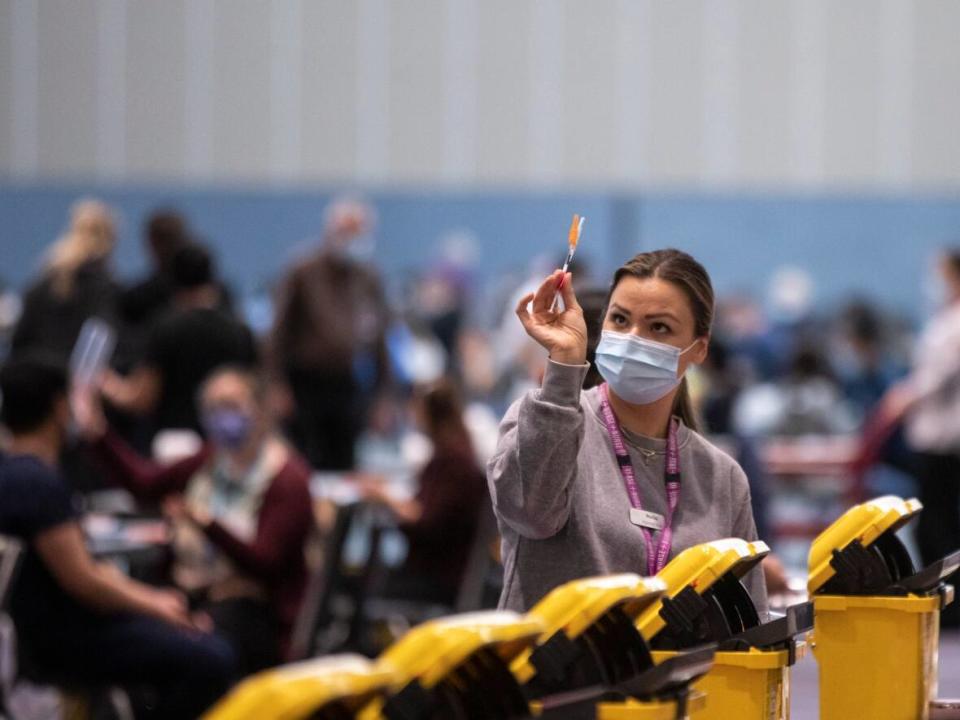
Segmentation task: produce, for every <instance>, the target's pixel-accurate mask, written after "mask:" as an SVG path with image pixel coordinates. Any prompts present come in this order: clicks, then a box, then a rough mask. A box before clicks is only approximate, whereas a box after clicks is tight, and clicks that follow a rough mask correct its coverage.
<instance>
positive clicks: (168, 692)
mask: <svg viewBox="0 0 960 720" xmlns="http://www.w3.org/2000/svg"><path fill="white" fill-rule="evenodd" d="M67 386H68V380H67V373H66V370H65V368H64V367H63V366H62V365H60V364H58V363H56V362H47V361H43V360H35V359H32V358H30V357H27V356H25V357H23V358H21V359H17V360H12V361H11V362H9V363H8V364H7V365H5V366H4V367H3V368H2V370H0V392H2V395H3V406H2V410H0V420H2V422H3V424H4V425H5V426H6V428H7V429H8V430H9V432H10V435H11V438H10V443H9V447H8V448H7V454H6V456H5V457H3V458H2V459H0V533H4V534H5V535H11V536H13V537H16V538H19V539H20V540H22V541H23V542H24V543H25V544H26V546H27V551H26V557H25V559H24V562H23V565H22V567H21V569H20V572H19V574H18V576H17V579H16V581H15V583H14V588H13V595H12V599H11V611H12V616H13V620H14V624H15V627H16V630H17V634H18V644H19V648H20V656H21V672H25V674H26V675H27V677H34V678H35V679H37V680H38V681H40V682H44V681H47V682H49V681H50V679H51V678H52V679H53V680H54V681H55V682H67V683H76V684H81V685H84V684H88V685H94V686H102V685H113V684H123V685H136V686H140V685H147V686H151V687H153V688H156V689H157V690H158V691H159V694H158V698H157V700H158V704H157V706H156V708H155V710H156V712H157V713H158V716H159V717H165V718H167V717H169V718H195V717H197V716H198V715H199V714H200V713H201V712H203V710H204V709H205V708H206V707H207V706H208V705H209V704H210V703H212V702H213V701H214V700H215V699H216V698H217V697H218V696H219V695H221V694H222V693H223V692H224V691H225V690H226V689H227V687H228V686H229V684H230V682H232V680H233V678H234V673H235V659H234V655H233V652H232V651H231V649H230V647H229V646H228V645H227V644H226V643H225V642H224V641H223V640H222V639H220V638H218V637H217V636H215V635H211V634H209V633H208V632H207V630H208V628H209V618H206V617H203V616H191V614H190V613H189V611H188V607H187V602H186V599H185V598H184V596H183V595H182V594H181V593H179V592H177V591H174V590H172V589H163V588H155V587H151V586H148V585H144V584H141V583H138V582H136V581H134V580H131V579H129V578H127V577H126V576H125V575H123V574H122V573H120V572H119V571H118V570H117V569H116V568H115V567H114V566H113V565H110V564H107V563H103V562H98V561H97V560H95V559H94V558H93V557H91V555H90V553H89V551H88V550H87V547H86V544H85V541H84V537H83V531H82V529H81V527H80V523H79V514H78V512H77V509H76V506H75V504H74V502H73V498H72V495H71V492H70V490H69V489H68V487H67V485H66V483H65V482H64V480H63V478H62V477H61V476H60V472H59V465H58V457H59V454H60V451H61V449H62V448H63V446H64V444H65V443H67V438H68V436H69V428H70V425H71V409H70V403H69V401H68V390H67Z"/></svg>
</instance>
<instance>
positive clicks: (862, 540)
mask: <svg viewBox="0 0 960 720" xmlns="http://www.w3.org/2000/svg"><path fill="white" fill-rule="evenodd" d="M921 509H922V506H921V504H920V503H919V501H917V500H903V499H901V498H899V497H895V496H885V497H881V498H877V499H876V500H871V501H869V502H865V503H863V504H861V505H856V506H854V507H852V508H850V510H848V511H847V512H846V513H844V515H843V516H842V517H840V518H839V519H838V520H837V521H836V522H835V523H833V525H831V526H830V527H829V528H827V529H826V530H825V531H824V532H823V533H821V535H820V536H819V537H818V538H817V539H816V540H815V541H814V543H813V545H812V546H811V548H810V558H809V570H810V576H809V580H808V583H807V589H808V591H809V593H810V595H811V596H812V597H813V604H814V612H815V620H816V623H815V630H814V648H813V650H814V656H815V657H816V659H817V663H818V664H819V666H820V717H821V718H822V719H823V720H839V719H840V718H843V719H844V720H845V719H846V718H853V717H858V718H859V717H862V718H871V719H875V720H900V719H902V720H907V719H908V718H909V720H917V718H922V719H926V718H927V717H928V716H929V706H930V703H931V701H933V700H934V698H935V696H936V692H937V687H936V684H937V673H938V667H937V657H938V647H939V634H940V610H941V609H942V608H943V607H944V606H946V605H947V604H949V603H950V602H951V601H952V600H953V588H952V587H950V586H949V585H946V584H944V583H943V578H944V577H947V576H948V575H950V574H951V573H953V572H954V571H955V570H957V568H958V567H960V553H954V554H952V555H950V556H949V557H947V558H944V559H943V560H941V561H939V562H937V563H934V564H933V565H931V566H930V567H928V568H926V569H924V570H922V571H921V572H919V573H918V572H916V570H915V568H914V565H913V561H912V560H911V558H910V554H909V553H908V551H907V549H906V547H904V545H903V543H902V542H901V541H900V539H899V538H898V537H897V536H896V532H897V531H898V530H899V529H900V528H902V527H903V526H904V525H906V524H907V523H908V522H910V521H911V520H912V519H913V518H915V517H916V516H917V515H918V514H919V512H920V511H921Z"/></svg>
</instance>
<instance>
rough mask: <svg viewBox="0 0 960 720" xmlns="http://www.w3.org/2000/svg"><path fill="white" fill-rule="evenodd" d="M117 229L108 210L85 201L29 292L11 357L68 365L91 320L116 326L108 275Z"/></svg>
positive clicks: (114, 288) (112, 288)
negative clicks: (43, 356)
mask: <svg viewBox="0 0 960 720" xmlns="http://www.w3.org/2000/svg"><path fill="white" fill-rule="evenodd" d="M115 243H116V226H115V221H114V217H113V213H112V212H111V210H110V208H109V207H107V206H106V205H105V204H104V203H102V202H100V201H98V200H81V201H79V202H77V203H75V204H74V205H73V207H72V208H71V211H70V225H69V227H68V228H67V230H66V232H65V233H64V234H63V236H62V237H61V238H60V239H59V240H57V241H56V243H54V245H53V246H52V247H51V248H50V250H49V252H48V253H47V255H46V259H45V260H44V265H43V271H42V274H41V276H40V278H39V280H37V281H36V282H35V283H34V284H33V285H32V286H31V287H30V288H29V289H28V290H27V293H26V296H25V297H24V300H23V311H22V314H21V316H20V319H19V321H18V323H17V327H16V329H15V330H14V333H13V338H12V339H11V348H10V349H11V355H19V354H21V353H24V352H29V351H42V352H44V353H49V354H50V355H51V356H53V357H56V358H57V359H59V360H61V361H63V362H66V361H67V360H68V359H69V358H70V353H71V351H72V350H73V345H74V343H75V342H76V339H77V336H78V335H79V334H80V328H81V326H82V325H83V323H84V321H86V320H87V319H88V318H90V317H94V316H96V317H100V318H102V319H103V320H105V321H107V322H108V323H110V324H112V325H114V326H116V320H117V297H118V293H119V288H118V286H117V284H116V282H115V281H114V279H113V275H112V272H111V269H110V258H111V255H112V254H113V248H114V245H115Z"/></svg>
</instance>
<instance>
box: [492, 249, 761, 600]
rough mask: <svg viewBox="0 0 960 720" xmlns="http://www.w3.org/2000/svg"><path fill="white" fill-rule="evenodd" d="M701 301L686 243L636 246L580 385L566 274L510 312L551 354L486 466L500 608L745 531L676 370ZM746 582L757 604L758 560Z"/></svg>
mask: <svg viewBox="0 0 960 720" xmlns="http://www.w3.org/2000/svg"><path fill="white" fill-rule="evenodd" d="M558 288H560V293H561V296H562V298H563V305H562V306H561V308H562V309H559V310H557V311H554V310H552V309H551V306H552V303H553V298H554V295H555V294H556V292H557V289H558ZM531 302H532V308H528V305H530V303H531ZM713 305H714V303H713V290H712V287H711V284H710V279H709V276H708V275H707V273H706V271H705V270H704V269H703V267H702V266H701V265H700V264H699V263H698V262H697V261H696V260H694V259H693V258H692V257H690V256H689V255H687V254H685V253H682V252H679V251H677V250H661V251H656V252H650V253H641V254H640V255H637V256H635V257H634V258H632V259H631V260H630V261H629V262H627V263H626V264H625V265H624V266H623V267H621V268H620V269H619V270H617V272H616V273H615V275H614V279H613V284H612V286H611V293H610V297H609V300H608V303H607V308H606V310H605V313H604V318H603V331H604V332H603V339H602V340H601V342H600V345H599V347H598V348H597V365H598V369H599V370H600V373H601V375H602V376H603V377H604V379H605V380H606V385H605V386H600V387H596V388H592V389H590V390H585V391H582V390H581V385H582V382H583V378H584V376H585V375H586V372H587V370H588V368H589V365H588V364H587V362H586V352H587V330H586V325H585V323H584V318H583V311H582V309H581V308H580V306H579V304H578V303H577V299H576V296H575V295H574V292H573V287H572V278H571V276H570V274H569V273H568V274H567V275H563V274H562V273H561V272H560V271H559V270H558V271H556V272H555V273H554V274H553V275H551V276H550V277H548V278H547V279H546V280H544V282H543V284H542V285H541V286H540V288H539V289H538V290H537V292H536V293H532V294H530V295H528V296H526V297H524V298H523V299H522V300H521V301H520V303H519V305H518V306H517V315H518V316H519V318H520V321H521V322H522V323H523V326H524V328H525V329H526V331H527V333H528V334H529V335H530V336H531V337H532V338H533V339H534V340H536V341H537V342H539V343H540V344H541V345H543V346H544V347H545V348H546V349H547V350H548V351H549V353H550V356H549V359H548V360H547V367H546V372H545V374H544V377H543V382H542V385H541V387H540V389H539V390H536V391H531V392H529V393H528V394H527V395H526V396H525V397H523V398H521V399H520V400H518V401H517V402H515V403H514V404H513V406H511V408H510V409H509V411H508V412H507V414H506V416H505V417H504V419H503V422H502V423H501V426H500V439H499V443H498V446H497V452H496V454H495V455H494V456H493V458H492V459H491V460H490V463H489V465H488V467H487V477H488V481H489V485H490V493H491V496H492V498H493V504H494V508H495V510H496V514H497V520H498V523H499V526H500V532H501V536H502V538H503V540H502V543H503V544H502V556H503V563H504V588H503V595H502V596H501V598H500V606H501V607H502V608H509V609H512V610H518V611H525V610H528V609H529V608H530V607H531V606H532V605H534V604H535V603H536V602H537V601H538V600H540V598H542V597H543V596H544V595H546V594H547V593H548V592H549V591H550V590H551V589H553V588H554V587H556V586H558V585H560V584H562V583H564V582H567V581H569V580H574V579H577V578H582V577H588V576H593V575H605V574H610V573H619V572H637V573H640V574H641V575H647V574H651V572H652V571H656V570H659V569H660V568H661V567H662V565H663V563H664V562H665V561H666V560H667V559H668V558H673V557H674V556H676V555H677V554H678V553H679V552H681V551H682V550H684V549H686V548H688V547H691V546H693V545H697V544H699V543H703V542H707V541H710V540H717V539H721V538H727V537H738V538H742V539H744V540H756V539H757V531H756V527H755V525H754V521H753V513H752V511H751V507H750V491H749V488H748V485H747V478H746V476H745V475H744V472H743V470H742V469H741V468H740V466H739V465H738V464H737V463H736V462H735V461H734V460H733V459H732V458H731V457H730V456H728V455H727V454H725V453H723V452H722V451H720V450H719V449H717V448H716V447H714V446H713V445H711V444H710V443H709V442H708V441H707V440H706V439H705V438H704V437H703V436H701V435H700V434H699V433H698V432H697V431H696V421H695V416H694V413H693V411H692V408H691V406H690V401H689V397H688V394H687V388H686V381H685V380H683V376H684V373H685V372H686V369H687V367H688V366H689V365H690V364H700V363H702V362H703V360H704V359H705V358H706V355H707V348H708V345H709V341H710V326H711V323H712V321H713ZM611 424H612V427H611ZM670 442H672V443H673V444H674V445H673V446H674V448H675V450H676V452H675V454H674V458H675V460H676V464H677V465H678V467H676V468H674V467H673V465H672V463H668V462H667V459H668V445H669V444H670ZM615 447H617V448H618V451H616V450H615ZM618 456H619V457H618ZM673 470H677V471H678V472H677V473H676V474H673V473H672V472H668V471H673ZM678 476H679V477H678ZM671 500H672V501H673V502H671ZM671 519H672V522H670V520H671ZM666 527H669V528H670V532H671V533H672V537H670V536H667V537H665V534H666V533H667V530H666V529H661V528H666ZM745 583H746V586H747V589H748V590H749V591H750V594H751V596H752V597H753V598H754V602H755V603H756V604H757V606H758V609H759V610H760V611H761V612H762V613H765V612H766V610H767V600H766V587H765V583H764V579H763V573H762V570H761V569H760V568H757V569H755V570H753V571H751V572H750V573H749V574H748V575H747V577H746V579H745Z"/></svg>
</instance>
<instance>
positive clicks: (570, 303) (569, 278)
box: [560, 273, 580, 310]
mask: <svg viewBox="0 0 960 720" xmlns="http://www.w3.org/2000/svg"><path fill="white" fill-rule="evenodd" d="M560 293H561V295H562V296H563V304H564V306H565V307H566V308H567V310H572V309H573V308H577V309H579V308H580V303H579V302H577V294H576V293H575V292H574V291H573V273H567V274H566V276H565V277H564V282H563V287H561V288H560Z"/></svg>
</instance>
